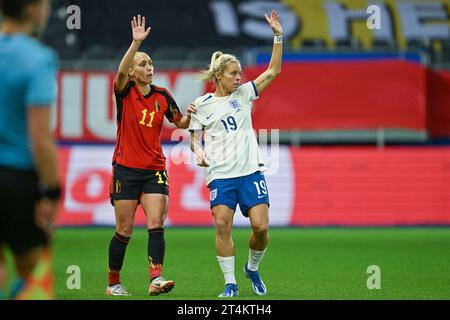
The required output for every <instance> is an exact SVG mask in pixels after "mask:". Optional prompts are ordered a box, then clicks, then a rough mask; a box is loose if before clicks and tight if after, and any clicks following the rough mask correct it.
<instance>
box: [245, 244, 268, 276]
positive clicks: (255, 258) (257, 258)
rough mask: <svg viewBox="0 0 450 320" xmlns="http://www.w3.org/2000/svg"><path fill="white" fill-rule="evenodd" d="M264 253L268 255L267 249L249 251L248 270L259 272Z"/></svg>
mask: <svg viewBox="0 0 450 320" xmlns="http://www.w3.org/2000/svg"><path fill="white" fill-rule="evenodd" d="M264 253H266V249H264V250H263V251H257V250H252V249H249V250H248V264H247V268H248V270H250V271H257V270H258V267H259V264H260V263H261V260H262V258H263V257H264Z"/></svg>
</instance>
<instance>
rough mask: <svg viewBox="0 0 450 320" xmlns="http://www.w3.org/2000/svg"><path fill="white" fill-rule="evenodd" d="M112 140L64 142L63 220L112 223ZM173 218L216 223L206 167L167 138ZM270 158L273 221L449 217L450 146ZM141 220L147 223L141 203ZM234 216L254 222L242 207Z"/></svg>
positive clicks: (432, 220)
mask: <svg viewBox="0 0 450 320" xmlns="http://www.w3.org/2000/svg"><path fill="white" fill-rule="evenodd" d="M112 152H113V147H112V146H102V147H99V146H74V147H65V148H62V149H61V150H60V163H61V176H62V177H63V179H64V185H65V193H64V204H63V207H62V210H61V214H60V215H59V218H58V223H59V225H113V224H114V210H113V207H112V206H111V204H110V201H109V193H108V190H109V183H110V179H111V156H112ZM164 153H165V154H166V157H167V160H168V161H167V164H168V172H169V179H170V204H169V211H168V218H167V225H169V226H212V223H213V220H212V217H211V212H210V209H209V191H208V189H207V188H206V187H205V182H204V175H203V169H202V168H200V167H198V166H194V165H193V163H194V159H193V157H192V155H191V151H190V150H189V147H188V146H187V145H186V144H180V145H176V146H164ZM263 158H265V159H266V160H267V159H269V161H266V163H269V164H270V165H269V166H268V167H269V170H268V172H266V179H267V185H268V188H269V193H270V201H271V206H270V223H271V225H272V226H329V225H337V226H379V225H381V226H391V225H442V224H446V225H449V224H450V148H386V149H376V148H345V147H339V148H288V147H280V148H279V149H276V150H275V151H273V152H268V153H267V154H266V155H265V156H264V155H263ZM136 223H137V224H138V225H145V220H144V215H143V213H142V210H141V209H140V207H139V212H138V213H137V215H136ZM234 223H235V224H236V225H240V226H249V222H248V219H246V218H244V217H243V216H242V215H241V213H240V211H239V209H238V211H237V213H236V214H235V220H234Z"/></svg>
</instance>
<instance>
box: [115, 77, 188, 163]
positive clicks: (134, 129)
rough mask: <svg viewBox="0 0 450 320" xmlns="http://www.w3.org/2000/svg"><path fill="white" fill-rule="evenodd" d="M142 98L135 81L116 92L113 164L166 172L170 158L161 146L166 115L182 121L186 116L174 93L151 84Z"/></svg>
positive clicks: (173, 119)
mask: <svg viewBox="0 0 450 320" xmlns="http://www.w3.org/2000/svg"><path fill="white" fill-rule="evenodd" d="M150 88H151V89H150V92H149V93H148V94H147V95H145V96H144V95H142V94H141V92H140V91H139V89H138V87H137V86H136V84H135V83H134V82H133V81H129V82H128V83H127V85H126V86H125V88H124V89H123V90H122V91H120V92H115V96H116V104H117V142H116V148H115V150H114V156H113V163H114V162H116V163H118V164H120V165H122V166H125V167H129V168H138V169H148V170H165V168H166V157H165V156H164V154H163V150H162V146H161V128H162V125H163V120H164V115H165V116H166V117H167V119H168V120H169V121H170V122H172V123H173V122H178V121H179V120H180V119H181V117H182V115H181V112H180V109H179V108H178V106H177V104H176V102H175V100H174V99H173V98H172V96H171V95H170V93H169V92H168V91H167V90H166V89H164V88H161V87H157V86H155V85H150Z"/></svg>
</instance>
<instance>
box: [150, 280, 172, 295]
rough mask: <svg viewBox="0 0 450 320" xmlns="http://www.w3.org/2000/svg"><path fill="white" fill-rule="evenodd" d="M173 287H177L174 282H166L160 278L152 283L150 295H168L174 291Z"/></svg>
mask: <svg viewBox="0 0 450 320" xmlns="http://www.w3.org/2000/svg"><path fill="white" fill-rule="evenodd" d="M173 287H175V283H174V282H173V281H172V280H165V279H164V278H163V277H161V276H160V277H157V278H155V279H153V280H152V282H150V287H149V288H148V294H149V295H151V296H157V295H158V294H160V293H167V292H170V291H172V289H173Z"/></svg>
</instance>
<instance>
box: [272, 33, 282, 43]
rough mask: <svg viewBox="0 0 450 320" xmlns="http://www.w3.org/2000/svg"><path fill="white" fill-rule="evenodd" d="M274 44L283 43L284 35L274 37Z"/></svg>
mask: <svg viewBox="0 0 450 320" xmlns="http://www.w3.org/2000/svg"><path fill="white" fill-rule="evenodd" d="M273 43H283V35H279V36H273Z"/></svg>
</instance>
